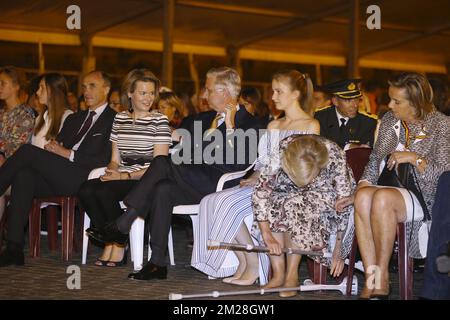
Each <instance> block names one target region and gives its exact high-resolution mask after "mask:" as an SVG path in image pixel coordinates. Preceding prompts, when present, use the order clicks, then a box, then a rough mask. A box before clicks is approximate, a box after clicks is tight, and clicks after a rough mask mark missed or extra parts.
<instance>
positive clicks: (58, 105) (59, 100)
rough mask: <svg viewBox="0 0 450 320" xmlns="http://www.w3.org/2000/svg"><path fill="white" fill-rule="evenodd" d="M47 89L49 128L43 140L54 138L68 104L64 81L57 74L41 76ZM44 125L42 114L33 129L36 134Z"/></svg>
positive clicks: (66, 87) (66, 88)
mask: <svg viewBox="0 0 450 320" xmlns="http://www.w3.org/2000/svg"><path fill="white" fill-rule="evenodd" d="M42 80H44V82H45V85H46V87H47V111H48V118H49V121H50V127H49V128H48V131H47V133H46V134H45V139H47V140H50V139H54V138H56V136H57V135H58V132H59V128H60V127H61V122H62V117H63V114H64V112H65V111H66V110H67V106H68V105H69V102H68V101H67V92H68V86H67V82H66V79H65V78H64V77H63V76H62V75H61V74H59V73H47V74H44V75H43V76H42ZM43 125H44V113H42V114H41V115H40V116H39V118H38V120H37V124H36V128H35V129H34V134H37V133H38V132H39V131H40V130H41V129H42V126H43Z"/></svg>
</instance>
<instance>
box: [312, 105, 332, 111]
mask: <svg viewBox="0 0 450 320" xmlns="http://www.w3.org/2000/svg"><path fill="white" fill-rule="evenodd" d="M331 107H332V105H329V106H325V107H321V108H319V109H316V111H315V112H319V111H323V110H326V109H328V108H331Z"/></svg>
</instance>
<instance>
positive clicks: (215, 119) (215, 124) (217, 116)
mask: <svg viewBox="0 0 450 320" xmlns="http://www.w3.org/2000/svg"><path fill="white" fill-rule="evenodd" d="M222 118H223V116H222V114H221V113H218V114H216V117H215V118H214V120H213V121H212V122H211V127H209V129H208V130H206V135H207V136H208V135H210V134H211V133H212V132H213V131H214V129H217V127H218V124H219V121H220V119H222Z"/></svg>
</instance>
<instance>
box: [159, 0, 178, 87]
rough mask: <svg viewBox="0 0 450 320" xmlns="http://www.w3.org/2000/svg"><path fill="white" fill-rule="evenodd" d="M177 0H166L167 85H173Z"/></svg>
mask: <svg viewBox="0 0 450 320" xmlns="http://www.w3.org/2000/svg"><path fill="white" fill-rule="evenodd" d="M174 14H175V0H164V41H163V42H164V44H163V45H164V47H163V70H162V82H163V84H164V85H165V86H167V87H169V88H172V86H173V26H174Z"/></svg>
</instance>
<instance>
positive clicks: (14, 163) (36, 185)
mask: <svg viewBox="0 0 450 320" xmlns="http://www.w3.org/2000/svg"><path fill="white" fill-rule="evenodd" d="M110 87H111V81H110V78H109V77H108V76H107V75H106V74H105V73H103V72H99V71H94V72H91V73H89V74H87V75H86V76H85V77H84V79H83V85H82V88H83V94H84V98H85V101H86V104H87V105H88V106H89V109H88V110H86V111H81V112H77V113H73V114H71V115H69V116H68V117H67V119H66V121H65V122H64V126H63V128H62V129H61V131H60V133H59V134H58V136H57V138H56V140H52V141H50V142H49V143H48V144H47V145H45V150H44V149H40V148H38V147H35V146H33V145H29V144H28V145H23V146H22V147H21V148H19V149H18V150H17V152H16V153H14V154H13V155H12V156H11V157H9V158H8V160H7V161H6V162H5V163H4V165H3V166H2V167H1V168H0V194H3V193H4V192H5V191H6V189H7V188H8V187H9V186H11V187H12V188H11V198H10V206H9V210H8V216H7V218H8V219H7V224H8V236H7V241H8V243H7V246H6V249H5V250H4V251H3V252H2V253H1V254H0V267H4V266H9V265H23V264H24V254H23V247H24V228H25V226H26V223H27V220H28V219H27V218H28V213H29V211H30V209H31V206H32V202H33V198H36V197H49V196H59V195H64V196H70V195H76V194H77V192H78V189H79V187H80V185H81V184H82V183H83V182H84V181H85V180H86V179H87V177H88V175H89V172H90V171H91V170H92V169H94V168H97V167H104V166H106V165H107V164H108V162H109V160H110V158H111V142H110V141H109V137H110V134H111V128H112V123H113V120H114V116H115V114H116V112H115V111H114V110H112V109H111V108H110V107H109V106H108V103H107V96H108V92H109V90H110Z"/></svg>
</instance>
